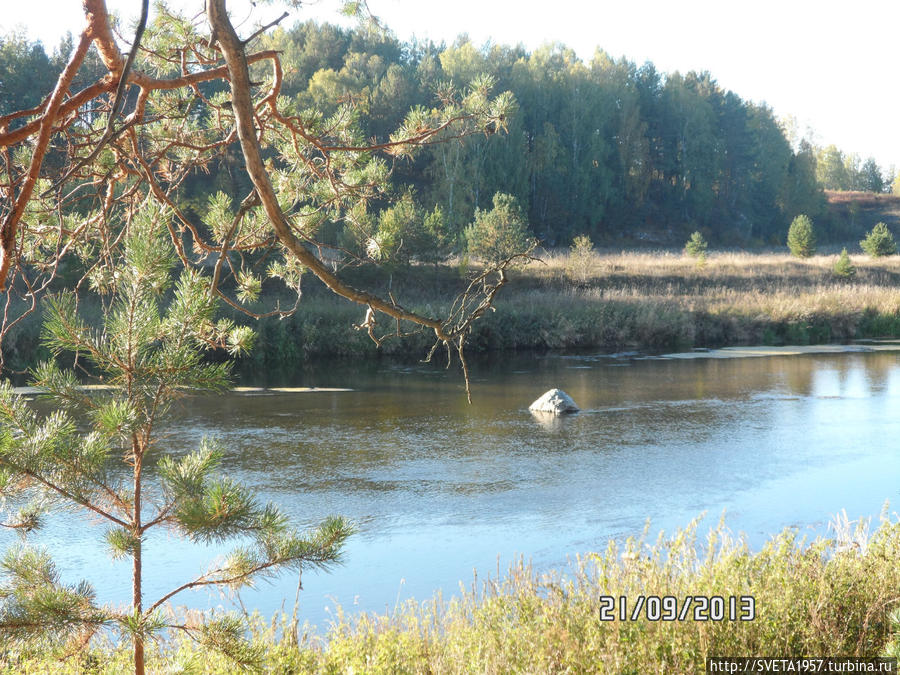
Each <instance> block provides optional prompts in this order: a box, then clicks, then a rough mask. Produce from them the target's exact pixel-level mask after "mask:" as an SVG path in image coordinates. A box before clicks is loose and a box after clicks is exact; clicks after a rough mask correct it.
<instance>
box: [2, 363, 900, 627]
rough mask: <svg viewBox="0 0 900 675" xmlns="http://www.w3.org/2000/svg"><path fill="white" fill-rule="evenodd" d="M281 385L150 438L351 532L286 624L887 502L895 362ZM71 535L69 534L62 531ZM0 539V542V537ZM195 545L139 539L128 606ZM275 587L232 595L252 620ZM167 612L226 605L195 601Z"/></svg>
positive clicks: (61, 526) (87, 541) (69, 569)
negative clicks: (699, 527) (673, 538)
mask: <svg viewBox="0 0 900 675" xmlns="http://www.w3.org/2000/svg"><path fill="white" fill-rule="evenodd" d="M361 367H363V368H365V370H364V371H360V370H355V369H354V368H353V367H348V366H342V367H335V366H330V367H328V368H323V369H321V370H318V371H308V372H304V373H297V374H295V375H294V376H291V375H290V374H287V375H286V376H285V382H279V383H278V384H291V385H303V386H317V387H346V388H351V389H353V391H332V392H298V393H289V392H264V391H263V392H260V391H247V392H240V393H237V392H234V393H230V394H226V395H222V396H216V397H194V398H190V399H187V400H185V401H184V404H183V405H182V406H181V409H180V411H179V413H178V417H177V418H176V419H175V420H173V421H171V422H170V423H169V424H168V425H167V427H166V428H165V430H164V439H163V440H162V442H161V445H162V446H163V447H165V448H166V449H167V450H169V451H174V452H184V451H187V450H189V449H191V448H193V447H195V445H196V443H197V442H198V441H199V440H200V438H202V437H203V436H204V435H206V436H211V437H214V438H216V439H218V440H219V441H220V442H221V443H222V445H223V446H224V447H225V449H226V459H225V462H224V465H223V469H224V470H225V471H226V472H227V473H228V474H229V475H231V476H232V477H233V478H235V479H238V480H240V481H243V482H245V483H247V484H250V485H252V486H254V488H255V489H256V491H257V492H258V494H259V496H260V497H261V498H264V499H271V500H274V501H275V502H277V503H278V504H280V505H281V506H282V507H283V508H284V510H285V511H286V512H287V513H288V514H289V515H290V516H291V517H292V518H293V519H294V520H295V522H297V523H299V524H302V525H308V524H311V523H314V522H316V521H317V520H319V519H320V518H322V517H324V516H325V515H328V514H332V513H337V514H343V515H345V516H347V517H349V518H350V519H352V520H353V521H354V522H355V523H356V525H357V527H358V534H357V535H355V536H354V537H353V538H352V539H351V541H350V543H349V544H348V546H347V549H346V564H345V565H343V566H342V567H339V568H337V569H336V570H335V571H334V572H332V573H330V574H318V573H312V572H310V573H307V574H305V575H304V576H303V589H304V590H303V593H302V595H301V606H300V612H301V617H302V618H305V619H308V620H310V621H312V622H314V623H319V624H323V623H326V622H327V620H328V618H329V613H330V612H332V611H333V607H334V603H335V602H337V603H340V604H341V605H343V606H344V608H345V609H346V610H358V609H365V610H377V611H383V610H385V608H388V609H391V608H393V606H394V604H395V602H396V601H397V599H398V598H400V599H404V598H408V597H411V596H414V597H416V598H418V599H425V598H429V597H431V596H432V594H433V593H434V592H435V591H436V590H437V589H439V588H442V589H443V590H444V594H445V596H446V595H449V594H450V593H453V592H455V591H456V589H457V588H458V582H459V581H460V580H463V581H466V582H467V583H468V582H469V581H470V580H471V578H472V570H473V569H475V568H477V569H478V571H479V574H481V575H484V574H487V573H490V572H495V571H496V569H497V565H498V556H499V559H500V563H499V564H500V566H501V567H502V568H505V567H506V565H507V563H509V562H511V561H513V560H514V559H515V558H516V556H519V555H523V556H525V557H526V558H530V559H532V560H533V562H534V564H535V565H536V566H537V567H538V568H547V567H552V566H565V565H566V561H567V558H568V557H570V556H573V555H574V554H576V553H583V552H586V551H591V550H602V549H604V548H605V547H606V544H607V541H608V539H609V538H611V537H615V538H622V537H625V536H629V535H636V534H639V533H640V532H641V530H642V529H643V527H644V524H645V521H646V520H647V519H648V518H649V519H651V521H652V525H651V532H652V533H653V534H655V533H656V532H657V531H658V530H659V529H666V530H671V529H673V528H676V527H683V526H684V525H686V524H687V523H688V522H689V521H690V520H691V519H692V518H694V517H696V516H697V515H699V514H700V513H701V512H703V511H706V512H708V513H709V517H708V524H709V525H713V524H714V522H715V521H716V520H717V519H718V517H719V515H720V513H721V512H722V511H723V509H724V510H727V517H726V524H727V525H728V526H729V527H730V528H731V529H732V530H734V531H735V532H739V531H742V532H745V533H746V535H747V537H748V539H749V541H750V543H751V544H752V545H753V546H754V547H758V546H759V545H760V544H761V543H763V542H764V541H765V540H766V539H767V538H768V537H769V536H771V535H772V534H774V533H775V532H777V531H778V530H780V529H781V528H783V527H785V526H794V527H798V528H800V529H801V530H803V531H804V532H806V531H809V532H810V533H811V534H816V533H825V530H826V528H825V525H826V524H827V522H828V521H829V520H830V519H831V517H832V516H833V515H834V514H836V513H837V512H839V511H840V510H841V509H846V511H847V513H848V514H849V516H850V517H851V518H854V517H858V516H875V517H876V519H877V516H878V513H879V511H880V510H881V507H882V505H883V503H884V502H885V500H891V501H892V502H895V501H896V499H897V494H898V490H900V441H898V440H897V439H898V438H900V416H898V413H900V361H898V355H897V354H895V353H850V354H836V355H831V354H828V355H801V356H787V357H779V356H768V357H764V358H746V359H699V360H678V359H663V360H660V359H652V358H647V359H642V358H636V357H629V356H623V357H620V358H612V357H608V356H558V355H547V356H529V357H518V358H515V359H503V360H495V361H494V362H493V363H482V364H472V367H473V373H474V381H473V391H474V399H475V402H474V405H472V406H469V405H467V404H466V399H465V393H464V390H463V385H462V380H461V376H460V375H459V373H458V372H457V371H455V370H451V371H449V372H447V371H444V370H442V369H437V368H433V367H430V366H422V367H413V368H408V367H398V366H391V365H385V364H371V363H369V364H363V365H362V366H361ZM552 387H560V388H562V389H564V390H566V391H567V392H568V393H569V394H570V395H571V396H572V397H573V398H574V399H575V401H576V402H577V403H578V404H579V406H581V408H582V412H581V413H579V414H577V415H574V416H570V417H567V418H562V419H558V420H555V421H553V422H550V423H546V422H543V421H541V420H538V419H536V418H535V417H533V416H532V415H531V414H530V413H528V411H527V407H528V405H529V403H531V401H532V400H534V399H535V398H537V397H538V396H539V395H540V394H542V393H543V392H544V391H546V390H547V389H549V388H552ZM83 522H84V521H82V520H79V519H77V518H75V517H73V516H67V517H66V518H57V519H55V520H53V521H52V522H51V523H50V526H49V527H48V528H47V529H46V531H45V532H43V533H42V534H41V535H40V537H38V538H37V541H39V542H43V543H46V544H48V545H50V546H52V547H53V548H54V550H56V551H57V552H58V555H57V559H58V560H59V561H60V563H61V567H62V568H63V570H64V574H65V579H66V580H67V581H74V580H75V579H76V578H80V577H78V575H79V574H80V575H82V576H85V577H87V578H88V579H89V580H91V581H92V582H93V583H94V584H95V586H96V587H97V590H98V594H99V596H100V597H101V599H104V600H121V601H122V602H124V601H125V600H126V599H127V598H129V597H130V582H129V580H128V575H129V570H130V567H129V565H128V564H127V563H125V562H121V563H113V562H110V561H109V560H108V558H107V557H106V555H105V553H104V552H103V549H102V547H101V546H99V545H98V544H97V543H96V542H97V540H98V539H99V537H100V534H101V529H100V528H99V527H85V526H82V525H81V523H83ZM76 523H77V526H76V525H75V524H76ZM12 541H13V537H12V536H8V535H6V534H3V533H0V547H4V546H5V545H6V544H7V543H9V542H12ZM215 553H216V551H214V550H211V549H201V548H198V547H195V546H188V545H186V544H185V543H183V542H182V541H181V540H179V539H177V538H174V537H169V536H167V535H162V536H157V537H151V538H150V539H149V540H148V542H147V544H146V546H145V555H146V562H145V567H144V569H145V572H146V589H147V596H146V597H147V599H148V600H150V601H151V602H152V600H153V599H155V598H156V597H158V596H159V595H161V594H162V593H164V592H165V591H166V590H168V589H170V588H171V587H173V586H177V585H179V584H180V583H182V582H184V581H186V580H188V579H190V578H192V577H193V576H194V575H195V574H196V573H197V572H198V571H201V570H203V569H205V567H206V565H207V564H208V562H209V560H210V559H211V557H212V556H214V554H215ZM296 585H297V578H296V576H287V577H283V578H281V579H279V580H278V581H277V582H275V583H273V584H263V585H261V586H260V587H259V588H258V589H255V590H252V591H245V592H243V593H242V599H243V602H244V604H245V606H247V608H248V609H253V608H257V609H259V610H260V611H262V612H263V613H264V614H270V613H271V612H273V611H274V610H276V609H278V608H279V607H280V606H281V605H282V602H283V601H285V599H286V605H287V607H288V609H290V606H291V605H292V604H293V600H294V593H295V589H296ZM179 604H190V605H192V606H200V607H206V606H210V605H212V606H214V605H218V604H223V605H225V606H226V607H230V606H232V601H231V600H228V599H223V598H221V597H219V596H218V595H210V594H209V593H208V592H193V593H188V594H185V595H183V596H181V598H180V601H179Z"/></svg>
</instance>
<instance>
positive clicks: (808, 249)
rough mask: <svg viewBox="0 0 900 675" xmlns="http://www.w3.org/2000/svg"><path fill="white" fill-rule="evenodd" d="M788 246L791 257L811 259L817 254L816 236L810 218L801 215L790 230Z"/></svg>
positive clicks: (793, 222)
mask: <svg viewBox="0 0 900 675" xmlns="http://www.w3.org/2000/svg"><path fill="white" fill-rule="evenodd" d="M787 245H788V248H789V249H790V251H791V255H794V256H796V257H798V258H809V257H810V256H813V255H815V253H816V235H815V232H814V231H813V224H812V220H810V219H809V217H808V216H805V215H803V214H800V215H799V216H797V217H796V218H794V220H793V221H791V226H790V228H789V229H788V236H787Z"/></svg>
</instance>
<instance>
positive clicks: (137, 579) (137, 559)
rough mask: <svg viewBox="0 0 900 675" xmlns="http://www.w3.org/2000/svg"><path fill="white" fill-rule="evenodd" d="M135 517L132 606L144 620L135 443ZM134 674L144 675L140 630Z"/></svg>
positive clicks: (139, 454) (139, 462)
mask: <svg viewBox="0 0 900 675" xmlns="http://www.w3.org/2000/svg"><path fill="white" fill-rule="evenodd" d="M133 443H134V516H133V519H132V526H133V528H134V537H135V543H134V554H133V558H132V560H133V563H134V565H133V567H132V573H131V606H132V610H133V611H134V616H135V617H136V618H141V619H142V618H143V617H142V616H141V614H142V613H143V597H142V593H141V579H142V575H141V562H142V561H141V555H142V550H141V468H142V464H143V454H144V453H143V451H142V449H141V447H140V444H139V443H138V442H137V441H134V442H133ZM133 641H134V674H135V675H144V633H143V630H142V629H141V630H139V631H138V632H137V633H135V635H134V638H133Z"/></svg>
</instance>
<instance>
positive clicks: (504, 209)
mask: <svg viewBox="0 0 900 675" xmlns="http://www.w3.org/2000/svg"><path fill="white" fill-rule="evenodd" d="M493 201H494V208H492V209H491V210H490V211H483V210H481V209H475V221H474V222H473V223H472V224H471V225H469V226H468V227H467V228H466V231H465V236H466V245H467V248H468V251H469V253H471V254H472V255H475V256H477V257H479V258H481V260H482V261H484V262H486V263H495V262H499V261H501V260H504V259H505V258H509V257H511V256H513V255H515V254H516V253H522V252H524V251H526V250H527V249H528V234H529V233H528V225H527V224H526V222H525V215H524V214H523V213H522V209H521V207H520V206H519V203H518V202H517V201H516V198H515V197H513V196H512V195H508V194H504V193H502V192H498V193H497V194H495V195H494V200H493Z"/></svg>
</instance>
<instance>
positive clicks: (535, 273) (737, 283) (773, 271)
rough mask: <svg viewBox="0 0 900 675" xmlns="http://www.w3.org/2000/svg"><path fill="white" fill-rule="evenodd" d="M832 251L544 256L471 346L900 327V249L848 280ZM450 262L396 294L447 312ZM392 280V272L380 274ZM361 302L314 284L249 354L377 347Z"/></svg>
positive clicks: (416, 273)
mask: <svg viewBox="0 0 900 675" xmlns="http://www.w3.org/2000/svg"><path fill="white" fill-rule="evenodd" d="M835 259H836V256H827V255H822V256H815V257H813V258H810V259H808V260H798V259H796V258H791V257H789V256H787V255H781V254H733V253H732V254H724V253H723V254H715V253H714V254H712V255H710V256H709V257H708V258H707V260H706V261H705V263H703V264H698V263H697V261H696V260H695V259H693V258H687V257H685V256H682V255H679V254H673V253H615V254H600V253H594V254H592V255H591V256H589V257H582V258H575V257H573V256H571V255H569V254H555V255H548V256H546V257H545V262H544V263H533V264H531V265H529V266H528V267H526V268H524V269H521V270H517V271H514V272H513V273H511V275H510V277H511V278H510V282H509V284H508V286H507V287H506V288H504V289H503V291H502V292H501V294H500V296H499V299H498V301H497V303H496V311H495V312H493V313H488V314H487V315H485V316H484V317H483V318H482V319H480V320H479V321H478V322H477V323H476V324H475V325H474V326H473V329H472V334H471V335H470V337H469V340H468V347H467V348H468V350H469V352H470V353H474V352H490V351H501V350H550V349H595V350H598V351H608V352H620V351H626V350H639V351H649V352H660V351H677V350H689V349H691V348H696V347H708V348H715V347H725V346H739V345H807V344H817V343H829V342H846V341H849V340H853V339H864V338H894V337H900V295H898V294H897V292H896V289H897V287H898V286H900V257H896V256H894V257H891V258H887V259H878V260H873V259H870V258H868V257H865V256H862V255H860V256H854V257H853V263H854V265H856V267H857V274H856V276H855V278H854V279H852V280H845V279H841V278H839V277H836V276H835V274H834V273H833V271H832V267H833V264H834V261H835ZM459 277H460V275H459V273H458V270H457V269H456V268H454V267H452V266H446V267H440V268H432V267H427V268H425V267H423V268H413V269H411V270H409V271H407V272H405V273H403V274H395V276H394V277H393V278H392V279H391V285H392V288H393V290H394V292H395V295H396V297H398V298H399V299H401V301H402V302H404V304H406V305H407V306H410V307H411V308H413V309H416V310H419V311H423V312H430V313H433V314H437V315H441V314H442V313H443V312H445V311H446V308H447V305H448V299H449V298H452V297H453V295H454V293H455V292H457V291H458V286H459ZM381 283H382V285H384V286H385V287H386V280H385V279H382V280H381ZM360 320H361V310H360V309H359V308H358V307H355V306H353V305H352V304H350V303H348V302H346V301H343V300H341V299H339V298H335V297H333V296H330V295H325V294H321V293H317V294H315V295H313V296H312V297H310V298H309V299H308V300H306V301H304V304H302V305H301V308H300V310H299V311H298V312H297V314H295V315H294V316H293V317H291V318H289V319H285V320H282V321H278V320H274V319H270V320H264V321H263V322H262V323H261V324H260V326H259V338H260V339H259V342H258V345H257V349H256V350H255V352H254V354H253V355H252V356H251V357H250V359H251V361H252V362H253V364H254V367H255V368H260V367H261V368H263V369H264V370H267V371H268V370H271V369H273V368H276V369H277V368H278V367H279V366H280V365H282V366H283V365H286V367H288V368H290V367H293V366H299V365H300V364H301V363H303V362H304V361H308V360H310V359H315V358H321V357H329V356H355V357H357V356H373V355H375V354H376V353H377V350H376V349H375V346H374V345H373V344H372V343H371V341H370V340H369V339H368V337H367V336H366V335H365V334H364V333H363V332H361V331H354V330H352V329H351V326H352V324H354V323H358V322H359V321H360ZM431 343H432V340H431V336H430V335H429V334H428V332H424V331H423V332H422V333H420V334H418V335H415V336H413V337H410V338H406V339H405V340H404V341H402V342H400V341H393V342H391V341H388V342H386V343H385V344H384V345H383V346H382V348H381V352H382V353H384V354H386V355H389V356H394V357H398V358H411V357H414V358H420V357H421V355H424V354H425V353H426V352H427V349H428V348H429V347H430V345H431Z"/></svg>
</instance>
